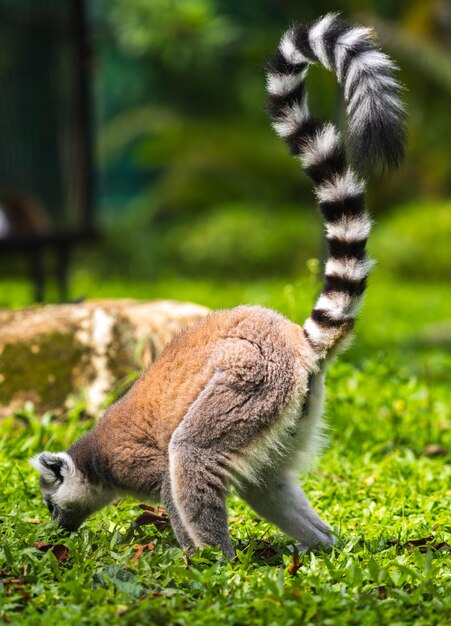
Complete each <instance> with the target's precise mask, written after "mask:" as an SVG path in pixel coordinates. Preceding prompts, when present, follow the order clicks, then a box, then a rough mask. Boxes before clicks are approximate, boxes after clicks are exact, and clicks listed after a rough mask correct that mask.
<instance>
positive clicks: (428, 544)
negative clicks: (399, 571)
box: [388, 535, 451, 553]
mask: <svg viewBox="0 0 451 626" xmlns="http://www.w3.org/2000/svg"><path fill="white" fill-rule="evenodd" d="M434 539H435V537H434V535H429V536H428V537H421V538H420V539H409V540H408V541H406V542H405V543H402V544H401V543H400V542H399V541H398V540H397V539H390V541H389V542H388V543H389V544H390V545H392V546H398V547H399V548H418V550H419V551H420V552H422V553H424V552H427V551H428V550H436V551H440V552H448V551H449V550H451V546H450V545H449V544H447V543H446V542H445V541H439V542H436V543H433V542H434ZM409 552H412V550H409Z"/></svg>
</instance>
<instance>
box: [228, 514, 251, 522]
mask: <svg viewBox="0 0 451 626" xmlns="http://www.w3.org/2000/svg"><path fill="white" fill-rule="evenodd" d="M246 519H247V518H246V517H244V515H235V516H234V517H229V522H244V521H245V520H246Z"/></svg>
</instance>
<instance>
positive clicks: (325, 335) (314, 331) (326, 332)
mask: <svg viewBox="0 0 451 626" xmlns="http://www.w3.org/2000/svg"><path fill="white" fill-rule="evenodd" d="M304 330H305V331H306V333H307V335H308V336H309V337H310V339H311V340H312V341H313V343H316V344H318V345H319V346H324V347H325V346H328V345H330V344H331V343H332V342H333V340H334V339H335V337H336V335H337V329H336V328H333V327H327V326H320V325H319V324H317V323H316V322H315V321H314V320H312V318H311V317H309V318H307V320H306V321H305V322H304Z"/></svg>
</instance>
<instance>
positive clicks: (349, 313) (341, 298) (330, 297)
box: [315, 292, 361, 320]
mask: <svg viewBox="0 0 451 626" xmlns="http://www.w3.org/2000/svg"><path fill="white" fill-rule="evenodd" d="M360 301H361V298H353V297H352V296H350V295H349V294H348V293H344V292H334V293H323V294H321V295H320V297H319V298H318V300H317V302H316V304H315V309H318V310H319V311H324V312H326V313H327V314H328V315H330V317H332V318H333V319H335V320H339V319H343V317H354V316H355V315H356V313H357V312H358V309H359V306H360Z"/></svg>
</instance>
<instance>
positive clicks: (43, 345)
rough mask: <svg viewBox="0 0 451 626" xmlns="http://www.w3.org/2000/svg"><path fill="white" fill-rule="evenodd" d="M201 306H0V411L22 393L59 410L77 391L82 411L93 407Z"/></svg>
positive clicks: (18, 403) (202, 311)
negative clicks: (83, 405) (14, 308)
mask: <svg viewBox="0 0 451 626" xmlns="http://www.w3.org/2000/svg"><path fill="white" fill-rule="evenodd" d="M207 313H208V309H207V308H205V307H203V306H199V305H197V304H191V303H185V302H175V301H169V300H158V301H153V302H140V301H137V300H98V301H88V302H83V303H79V304H63V305H44V306H37V307H29V308H26V309H21V310H18V311H9V310H8V311H6V310H5V311H0V417H4V416H6V415H10V414H11V413H13V412H14V411H15V410H17V409H19V408H20V407H22V406H23V403H24V402H25V401H27V400H31V401H32V402H34V404H35V406H36V409H37V411H38V413H42V412H44V411H48V410H50V411H52V412H54V413H56V414H62V413H63V412H64V411H65V409H66V408H68V406H69V405H70V402H71V400H72V401H73V399H74V397H76V396H79V395H80V394H83V395H84V398H85V401H86V405H87V409H88V412H90V413H92V414H96V413H98V411H99V410H100V409H101V408H102V407H103V406H104V405H105V402H106V401H107V400H108V399H109V398H110V395H111V393H112V392H113V391H114V390H115V389H117V387H118V385H119V384H120V383H121V382H123V381H124V380H126V379H127V378H131V377H132V375H133V374H134V373H136V372H139V371H140V370H142V369H143V368H144V367H146V366H147V365H149V364H150V363H151V362H152V361H154V360H155V359H156V358H157V357H158V356H159V355H160V354H161V352H162V350H163V349H164V347H165V346H166V345H167V344H168V343H169V342H170V341H171V340H172V339H173V338H174V337H175V336H176V335H177V334H178V333H179V332H180V331H181V330H182V329H183V328H184V327H185V326H188V325H190V324H193V323H195V322H197V321H198V320H200V319H202V318H203V317H205V315H207Z"/></svg>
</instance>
